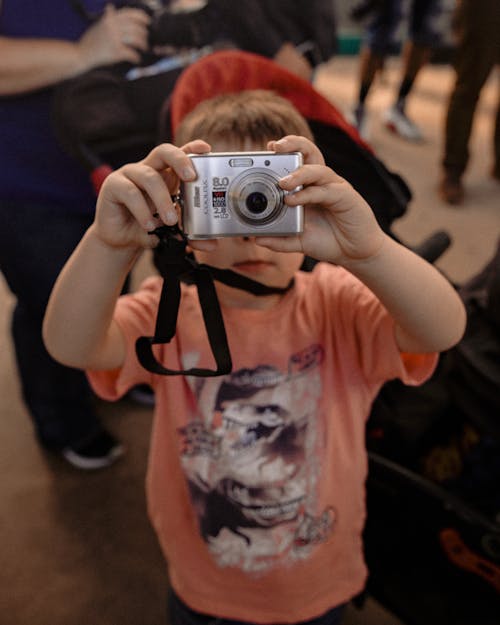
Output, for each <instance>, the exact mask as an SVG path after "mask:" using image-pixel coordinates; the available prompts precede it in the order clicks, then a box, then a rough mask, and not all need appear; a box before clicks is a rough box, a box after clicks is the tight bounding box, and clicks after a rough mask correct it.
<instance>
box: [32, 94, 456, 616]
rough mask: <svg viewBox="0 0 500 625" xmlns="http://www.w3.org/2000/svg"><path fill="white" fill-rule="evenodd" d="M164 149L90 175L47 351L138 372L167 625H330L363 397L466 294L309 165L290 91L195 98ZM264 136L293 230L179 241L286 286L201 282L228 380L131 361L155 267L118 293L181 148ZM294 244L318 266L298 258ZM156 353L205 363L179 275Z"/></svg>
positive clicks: (351, 511) (93, 369) (133, 380)
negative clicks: (173, 307)
mask: <svg viewBox="0 0 500 625" xmlns="http://www.w3.org/2000/svg"><path fill="white" fill-rule="evenodd" d="M280 137H284V138H281V139H279V138H280ZM277 139H279V140H277ZM176 144H177V145H182V144H184V145H183V147H182V148H178V147H175V146H173V145H168V144H163V145H160V146H158V147H157V148H155V149H154V150H153V151H152V152H151V153H150V154H149V155H148V156H147V157H146V158H145V159H144V160H143V161H141V162H139V163H135V164H130V165H126V166H124V167H122V168H121V169H119V170H118V171H116V172H114V173H112V174H111V175H110V176H109V177H108V179H107V180H106V182H105V183H104V185H103V187H102V190H101V193H100V195H99V198H98V201H97V209H96V216H95V221H94V223H93V225H92V226H91V227H90V228H89V230H88V232H87V233H86V235H85V236H84V238H83V240H82V242H81V243H80V245H79V247H78V248H77V249H76V251H75V253H74V254H73V256H72V257H71V259H70V260H69V261H68V264H67V265H66V267H65V268H64V270H63V272H62V273H61V275H60V277H59V279H58V282H57V284H56V286H55V288H54V291H53V294H52V297H51V300H50V303H49V306H48V310H47V314H46V319H45V325H44V336H45V340H46V343H47V346H48V349H49V350H50V352H51V353H52V354H53V355H54V357H55V358H58V359H59V360H60V361H62V362H64V363H65V364H67V365H70V366H73V367H80V368H82V369H87V370H88V375H89V378H90V381H91V383H92V385H93V387H94V389H95V390H96V391H97V392H98V393H99V394H100V395H101V396H102V397H104V398H106V399H110V400H113V399H117V398H118V397H120V396H122V395H123V394H124V393H125V392H126V391H127V389H129V388H131V387H132V386H134V385H136V384H141V383H149V384H151V385H152V386H153V388H154V389H155V394H156V413H155V422H154V427H153V434H152V446H151V452H150V462H149V471H148V479H147V494H148V503H149V513H150V517H151V520H152V523H153V525H154V527H155V529H156V531H157V534H158V537H159V541H160V544H161V547H162V549H163V551H164V554H165V556H166V559H167V561H168V564H169V572H170V580H171V585H172V588H173V591H174V595H173V596H172V597H171V601H170V606H171V609H172V611H173V614H172V616H171V619H172V620H171V622H172V623H175V624H182V625H186V624H187V623H190V624H192V623H208V622H211V621H213V619H214V618H217V621H218V622H219V619H231V622H233V621H234V620H237V621H244V622H250V623H294V622H301V621H310V620H312V619H314V622H315V623H325V624H326V623H328V624H332V623H336V622H338V618H339V616H340V612H341V610H342V606H343V604H345V603H346V602H347V601H349V599H350V598H351V597H353V596H354V595H356V594H357V593H358V592H359V591H360V590H361V589H362V588H363V585H364V583H365V578H366V568H365V564H364V562H363V554H362V543H361V533H362V529H363V523H364V517H365V506H364V481H365V478H366V471H367V455H366V450H365V447H364V429H365V420H366V418H367V416H368V414H369V412H370V406H371V403H372V400H373V398H374V397H375V395H376V394H377V392H378V390H379V388H380V386H381V385H382V384H383V383H384V382H385V381H386V380H389V379H391V378H396V377H399V378H401V379H402V380H403V381H404V382H406V383H408V384H418V383H421V382H423V381H424V380H425V379H426V378H427V377H428V376H429V375H430V374H431V373H432V370H433V367H434V364H435V362H436V354H435V352H436V351H439V350H444V349H447V348H448V347H450V346H452V345H453V344H454V343H456V342H457V341H458V340H459V339H460V337H461V336H462V333H463V329H464V323H465V314H464V309H463V306H462V304H461V301H460V299H459V298H458V296H457V295H456V294H455V291H454V289H453V288H452V287H451V286H450V285H449V283H448V282H447V281H446V279H445V278H443V277H442V275H441V274H440V273H439V272H438V271H437V270H436V269H434V268H433V267H432V266H431V265H429V264H427V263H426V262H425V261H423V260H422V259H421V258H419V257H417V256H416V255H414V254H413V253H412V252H410V251H409V250H408V249H406V248H404V247H402V246H401V245H399V244H398V243H396V242H395V241H393V240H392V239H391V238H389V237H388V236H387V235H385V234H384V232H383V231H382V230H381V229H380V228H379V226H378V224H377V222H376V220H375V218H374V216H373V214H372V212H371V210H370V208H369V206H368V205H367V204H366V202H365V201H364V200H363V199H362V198H361V196H359V195H358V194H357V193H356V192H355V191H354V190H353V189H352V187H351V186H350V185H349V184H348V183H347V182H346V181H345V180H343V179H342V178H340V177H339V176H338V175H337V174H335V172H333V171H332V170H331V169H329V168H328V167H327V166H326V165H325V164H324V161H323V157H322V155H321V153H320V151H319V150H318V149H317V148H316V146H315V145H314V144H313V142H312V140H311V134H310V131H309V128H308V126H307V124H306V122H305V120H304V119H303V118H302V117H301V116H300V115H299V113H298V112H297V111H296V110H295V109H294V107H293V106H292V105H291V104H290V103H289V102H288V101H286V100H283V99H281V98H279V97H278V96H276V95H274V94H272V93H268V92H261V91H255V92H243V93H240V94H233V95H225V96H220V97H218V98H215V99H214V100H210V101H206V102H204V103H202V104H200V105H199V106H198V107H197V108H196V109H195V110H194V111H193V112H192V113H191V114H189V115H188V116H187V117H186V118H185V120H184V121H183V123H182V125H181V127H180V128H179V131H178V134H177V138H176ZM262 149H269V150H272V151H276V152H280V153H281V152H292V151H300V152H301V153H302V154H303V156H304V163H305V164H304V165H303V166H302V167H300V168H299V169H298V170H296V171H294V172H292V173H291V174H290V175H287V176H286V177H284V178H282V179H281V180H280V183H279V184H280V186H281V187H282V188H283V189H284V190H287V191H293V190H296V189H297V187H299V186H300V185H302V186H303V189H302V190H298V191H295V192H293V193H290V194H289V195H287V196H286V200H285V201H286V204H287V205H288V206H295V205H298V204H303V205H305V211H306V215H305V226H304V232H303V234H300V235H297V236H288V237H252V236H249V237H239V238H223V239H218V240H212V241H192V242H191V245H192V248H193V250H194V253H195V256H196V258H197V260H198V261H200V262H205V263H207V264H210V265H212V266H215V267H221V268H229V269H232V270H234V271H235V272H237V273H239V274H242V275H244V276H246V277H251V278H252V279H254V280H257V281H259V282H261V283H264V284H266V285H270V286H277V287H284V286H286V285H287V284H288V283H289V282H290V280H291V279H292V278H294V279H295V280H294V285H293V287H292V288H291V289H290V290H288V291H287V292H286V293H285V294H284V295H278V294H273V295H266V296H255V295H252V294H250V293H248V292H246V291H243V290H239V289H236V288H232V287H229V286H225V285H223V284H217V291H218V296H219V299H220V303H221V307H222V311H223V316H224V322H225V326H226V331H227V335H228V341H229V346H230V350H231V353H232V358H233V372H232V373H231V374H230V375H227V376H219V377H212V378H193V377H182V376H173V377H171V376H169V377H163V376H158V375H153V374H150V373H148V371H146V370H144V369H143V368H142V367H141V366H140V365H139V363H138V361H137V357H136V354H135V349H134V346H135V341H136V339H137V338H138V337H140V336H143V335H147V336H151V335H152V334H154V324H155V320H156V313H157V307H158V301H159V294H160V288H161V280H160V279H159V278H158V277H152V278H149V279H148V280H147V281H146V282H145V283H144V285H143V286H142V288H141V290H139V292H137V293H135V294H131V295H126V296H122V297H119V294H120V289H121V287H122V284H123V281H124V279H125V277H126V275H127V274H128V272H129V271H130V269H131V267H132V266H133V264H134V261H135V260H136V258H137V256H138V254H139V253H140V251H141V250H142V249H143V248H151V247H154V246H155V245H156V243H157V237H156V236H155V235H151V234H148V231H151V230H152V229H153V228H155V226H158V225H161V224H163V223H164V224H175V223H176V222H177V212H176V209H175V206H174V204H173V203H172V200H171V194H172V193H175V192H176V191H177V190H178V185H179V180H184V181H188V180H193V179H194V178H195V177H196V173H195V171H194V170H193V167H192V163H191V160H190V158H189V157H188V156H187V154H188V153H204V152H208V151H209V150H213V151H241V150H262ZM156 214H158V216H155V215H156ZM304 254H307V255H310V256H312V257H314V258H316V259H318V260H319V261H323V262H320V263H318V265H317V266H316V267H315V269H314V271H312V272H311V273H304V272H300V271H298V270H299V267H300V266H301V263H302V260H303V257H304ZM155 354H156V357H157V358H158V360H160V361H161V362H162V363H163V364H164V366H166V367H168V368H170V369H175V370H178V369H186V368H188V367H192V366H197V367H207V368H212V367H213V361H212V356H211V351H210V349H209V346H208V342H207V338H206V335H205V329H204V325H203V321H202V316H201V312H200V309H199V303H198V301H197V295H196V291H195V290H194V287H193V286H183V288H182V298H181V304H180V312H179V321H178V328H177V333H176V336H175V337H174V339H173V340H172V341H171V342H170V343H169V344H167V345H162V346H158V347H157V349H156V352H155ZM222 622H224V621H222Z"/></svg>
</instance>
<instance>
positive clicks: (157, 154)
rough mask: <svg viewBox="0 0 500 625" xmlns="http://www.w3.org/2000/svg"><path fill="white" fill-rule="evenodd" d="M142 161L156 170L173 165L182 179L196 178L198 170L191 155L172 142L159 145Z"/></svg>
mask: <svg viewBox="0 0 500 625" xmlns="http://www.w3.org/2000/svg"><path fill="white" fill-rule="evenodd" d="M141 162H142V163H143V164H144V165H147V166H148V167H151V168H152V169H155V170H156V171H162V170H164V169H167V167H171V168H172V169H173V170H174V171H175V172H176V174H177V175H178V176H179V178H180V179H181V180H185V181H189V180H194V179H195V178H196V172H195V170H194V168H193V164H192V163H191V159H190V158H189V156H187V154H186V153H185V152H184V151H183V150H182V149H181V148H178V147H176V146H175V145H172V144H171V143H162V144H161V145H159V146H157V147H156V148H154V150H152V151H151V152H150V153H149V154H148V155H147V156H146V158H145V159H144V160H143V161H141Z"/></svg>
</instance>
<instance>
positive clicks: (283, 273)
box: [194, 137, 304, 308]
mask: <svg viewBox="0 0 500 625" xmlns="http://www.w3.org/2000/svg"><path fill="white" fill-rule="evenodd" d="M278 138H279V137H278ZM211 147H212V151H213V152H231V151H242V150H243V151H256V150H266V149H267V146H262V145H261V146H258V145H257V146H256V145H254V144H252V143H247V144H244V145H243V146H241V145H240V146H237V147H235V145H234V144H231V143H225V142H217V143H213V144H212V146H211ZM216 245H217V247H216V249H215V250H213V251H210V252H207V251H201V250H195V251H194V254H195V257H196V260H197V261H198V262H200V263H206V264H207V265H212V266H213V267H218V268H220V269H232V270H233V271H235V272H236V273H240V274H242V275H244V276H246V277H248V278H252V280H256V281H257V282H261V283H262V284H265V285H267V286H276V287H285V286H287V284H288V283H289V282H290V280H291V279H292V278H293V275H294V274H295V272H296V271H297V270H298V269H299V268H300V266H301V265H302V261H303V260H304V255H303V254H302V253H301V252H291V253H285V252H274V251H273V250H269V249H267V248H265V247H261V246H260V245H257V244H256V243H255V237H228V238H222V239H217V241H216ZM216 285H217V292H218V295H219V297H220V299H221V302H222V303H224V304H226V305H229V306H249V307H252V308H265V307H267V306H272V305H273V304H274V303H275V301H276V300H277V299H279V297H280V296H265V297H263V296H256V295H252V294H251V293H247V292H246V291H243V290H241V289H233V288H229V287H226V286H224V285H222V284H220V283H219V282H216Z"/></svg>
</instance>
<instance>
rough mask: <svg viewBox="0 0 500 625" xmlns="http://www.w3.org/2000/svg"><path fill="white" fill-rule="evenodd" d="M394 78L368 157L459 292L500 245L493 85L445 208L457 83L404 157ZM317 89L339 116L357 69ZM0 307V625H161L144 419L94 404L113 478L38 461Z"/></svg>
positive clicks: (417, 102)
mask: <svg viewBox="0 0 500 625" xmlns="http://www.w3.org/2000/svg"><path fill="white" fill-rule="evenodd" d="M397 70H398V62H397V61H394V62H393V63H391V64H390V66H389V68H388V70H387V72H386V74H385V75H384V77H383V80H382V81H380V82H379V83H378V84H377V85H376V87H375V89H374V92H373V96H372V97H371V99H370V107H371V109H372V112H373V115H372V116H373V124H372V144H373V147H374V149H375V151H376V153H377V155H378V156H379V157H380V158H381V159H382V160H383V161H384V162H385V164H386V165H387V166H388V167H389V168H390V169H393V170H396V171H398V172H399V173H401V174H402V175H403V176H404V177H405V179H406V180H407V182H408V183H409V185H410V186H411V188H412V189H413V191H414V196H415V197H414V200H413V202H412V204H411V206H410V208H409V210H408V213H407V214H406V215H405V216H404V217H403V218H402V219H400V220H399V221H398V223H397V224H396V226H395V231H396V232H397V234H398V235H399V236H401V237H402V238H403V239H404V240H405V241H406V242H408V243H409V244H417V243H419V242H420V241H421V240H423V239H424V238H425V237H426V236H427V235H429V234H431V233H432V232H434V231H436V230H437V229H446V230H447V231H448V232H449V233H450V235H451V236H452V238H453V244H452V246H451V248H450V249H449V250H448V251H447V252H446V253H445V254H444V256H443V257H442V258H441V259H440V260H439V262H438V266H439V267H440V268H441V269H442V270H443V271H444V272H445V273H446V274H447V275H448V276H449V277H450V279H451V280H453V281H454V282H456V283H462V282H463V281H465V280H466V279H467V278H469V277H470V276H472V275H474V274H475V273H476V272H477V271H478V270H479V269H480V268H481V267H482V266H483V265H484V264H485V262H486V261H487V260H488V258H489V257H490V256H491V255H492V253H493V249H494V247H495V244H496V241H497V240H498V237H499V235H500V199H499V198H500V185H499V184H498V183H497V182H494V181H493V180H492V179H491V178H490V177H489V170H490V168H491V165H492V162H491V148H490V145H491V142H490V137H491V136H492V130H493V129H492V123H493V112H494V107H495V102H496V95H497V85H496V84H495V82H497V81H498V76H495V77H492V78H491V80H490V82H489V83H488V85H487V88H486V90H485V92H484V94H483V97H482V99H481V103H480V107H479V110H478V116H477V119H476V123H475V128H474V136H473V140H472V145H471V148H472V159H471V164H470V169H469V171H468V173H467V178H466V184H467V199H466V202H465V203H464V205H463V206H461V207H459V208H451V207H449V206H446V205H445V204H443V203H442V202H441V201H440V200H439V199H437V197H436V193H435V188H436V184H437V180H438V175H439V158H440V146H441V139H442V122H443V114H444V107H445V99H446V94H447V92H448V90H449V88H450V86H451V82H452V72H451V70H450V69H449V68H448V67H429V68H426V69H425V70H424V71H423V73H422V76H421V80H420V81H419V84H418V88H417V90H416V92H415V94H414V96H413V99H412V102H411V105H410V109H409V111H410V114H411V115H412V116H413V118H414V119H415V121H417V122H418V123H419V124H420V125H421V126H422V128H423V129H424V130H425V133H426V141H425V142H424V143H422V144H421V145H409V144H407V143H405V142H404V141H402V140H400V139H398V138H397V137H395V136H393V135H391V134H390V133H388V132H387V131H386V130H385V129H384V128H383V127H382V125H381V122H380V114H381V111H382V110H383V109H384V107H385V106H387V105H388V104H389V103H390V101H391V97H392V94H393V92H394V85H395V81H396V80H397ZM316 86H317V88H318V89H319V90H320V91H321V92H322V93H323V94H324V95H326V96H327V97H328V98H330V99H331V100H332V101H334V102H335V103H336V105H337V106H338V108H340V109H341V110H346V109H348V108H349V106H350V105H351V102H352V100H353V98H354V94H355V90H356V60H355V59H353V58H344V57H340V58H338V59H334V60H332V61H331V62H330V63H329V64H327V65H325V66H324V67H322V68H321V69H320V71H319V72H318V74H317V77H316ZM144 266H147V265H143V267H144ZM0 302H1V306H0V354H1V359H0V397H1V398H2V403H1V409H0V410H1V419H0V440H1V441H2V445H1V449H2V451H1V453H0V472H1V475H2V480H1V482H0V501H1V502H2V503H1V505H0V541H1V542H0V550H1V565H0V625H28V624H29V625H32V624H35V625H159V624H160V623H165V595H166V589H167V575H166V572H165V568H164V565H163V562H162V559H161V556H160V553H159V549H158V546H157V543H156V539H155V537H154V535H153V533H152V531H151V529H150V526H149V523H148V520H147V518H146V512H145V502H144V494H143V481H144V474H145V467H146V456H147V447H148V437H149V429H150V424H151V411H150V409H148V408H144V407H141V406H137V405H135V404H133V403H131V402H130V401H127V400H122V401H120V402H118V403H116V404H104V403H101V402H99V404H98V409H99V412H100V413H101V414H102V416H103V419H104V420H105V422H106V423H107V425H108V426H109V428H110V429H111V430H113V431H114V432H116V433H117V435H118V436H119V437H120V438H121V439H122V440H123V441H125V442H126V445H127V448H128V453H127V455H126V456H125V458H124V459H123V460H121V461H120V462H118V463H117V464H116V465H115V466H114V467H112V468H111V469H108V470H105V471H102V472H97V473H94V474H87V473H81V472H78V471H77V470H73V469H71V468H70V467H68V466H66V465H65V464H64V463H63V461H62V460H60V459H59V458H58V457H52V456H47V455H45V454H44V453H43V452H42V451H41V450H40V449H39V448H38V447H37V445H36V444H35V442H34V440H33V437H32V431H31V425H30V421H29V418H28V415H27V413H26V410H25V409H24V407H23V405H22V403H21V399H20V392H19V384H18V380H17V377H16V372H15V368H14V359H13V353H12V345H11V341H10V337H9V333H8V324H9V318H10V312H11V310H12V306H13V304H14V300H13V297H12V296H11V295H10V294H9V293H8V291H7V289H6V287H5V284H4V283H3V282H2V281H1V279H0ZM422 599H423V600H425V597H423V598H422ZM345 623H346V625H381V624H384V625H397V624H398V623H399V624H400V623H401V622H400V621H399V620H398V619H397V618H396V617H394V616H393V615H391V614H390V613H388V612H387V611H386V610H385V609H384V608H383V607H382V606H380V605H378V604H377V603H376V602H374V601H373V600H368V602H367V603H366V604H365V606H364V608H363V609H361V610H358V609H357V608H354V607H352V608H351V607H349V609H348V613H347V615H346V619H345ZM471 625H473V624H472V623H471Z"/></svg>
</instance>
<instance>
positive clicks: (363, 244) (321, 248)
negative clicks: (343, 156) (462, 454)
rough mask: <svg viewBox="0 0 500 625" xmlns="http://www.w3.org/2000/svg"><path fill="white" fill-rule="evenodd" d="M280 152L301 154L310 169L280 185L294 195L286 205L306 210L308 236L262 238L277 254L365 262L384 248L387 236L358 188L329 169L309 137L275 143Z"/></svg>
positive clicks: (260, 241)
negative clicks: (285, 253) (296, 189)
mask: <svg viewBox="0 0 500 625" xmlns="http://www.w3.org/2000/svg"><path fill="white" fill-rule="evenodd" d="M268 149H269V150H273V151H275V152H301V153H302V154H303V156H304V165H303V166H302V167H300V168H299V169H297V170H295V171H294V172H292V173H291V174H290V175H288V176H286V177H285V178H282V179H281V180H280V182H279V185H280V187H281V188H282V189H283V190H285V191H289V192H291V191H293V189H295V188H296V187H298V186H302V187H303V189H302V190H300V191H296V192H294V193H289V194H287V195H286V196H285V204H287V205H288V206H297V205H299V204H302V205H304V207H305V218H304V232H303V233H302V234H300V235H294V236H287V237H256V242H257V243H258V244H260V245H264V246H265V247H268V248H270V249H273V250H276V251H286V252H298V251H301V252H303V253H304V254H307V255H309V256H312V257H313V258H315V259H317V260H324V261H327V262H332V263H336V264H344V263H348V262H352V261H365V260H369V259H370V258H372V257H374V256H375V255H376V254H377V253H378V251H379V250H380V248H381V247H382V244H383V241H384V238H385V235H384V233H383V231H382V230H381V228H380V227H379V225H378V223H377V221H376V219H375V216H374V214H373V212H372V210H371V208H370V207H369V206H368V204H367V203H366V202H365V200H364V199H363V198H362V197H361V195H359V193H357V191H355V190H354V189H353V188H352V186H351V185H350V184H349V183H348V182H347V181H346V180H344V179H343V178H341V177H340V176H339V175H337V174H336V173H335V172H334V171H333V170H332V169H330V168H329V167H327V166H326V165H325V161H324V159H323V155H322V154H321V152H320V150H319V149H318V148H317V147H316V146H315V145H314V144H313V143H312V142H311V141H309V140H308V139H306V138H304V137H298V136H294V135H289V136H287V137H284V138H283V139H280V140H279V141H270V142H269V144H268Z"/></svg>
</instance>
